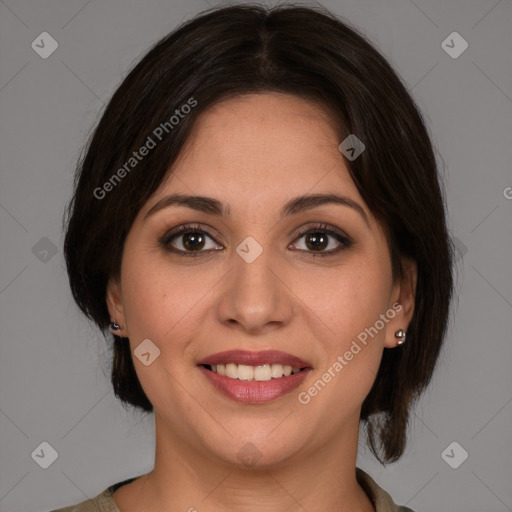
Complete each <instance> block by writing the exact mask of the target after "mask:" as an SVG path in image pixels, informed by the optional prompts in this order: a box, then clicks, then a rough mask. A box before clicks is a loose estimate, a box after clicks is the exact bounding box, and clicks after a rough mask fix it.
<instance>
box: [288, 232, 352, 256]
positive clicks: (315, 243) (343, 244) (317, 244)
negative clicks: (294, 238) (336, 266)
mask: <svg viewBox="0 0 512 512" xmlns="http://www.w3.org/2000/svg"><path fill="white" fill-rule="evenodd" d="M302 238H304V239H305V246H306V249H303V248H299V250H305V251H307V252H311V253H312V254H311V256H329V255H332V254H336V253H338V252H339V251H341V250H343V249H345V248H348V247H350V246H351V245H352V242H351V240H350V239H349V238H348V237H347V236H346V235H343V234H342V233H339V232H338V231H335V230H334V229H331V228H328V227H327V226H318V227H315V228H311V229H308V230H307V231H305V232H303V233H301V234H300V236H299V238H298V240H300V239H302ZM332 238H334V239H336V240H337V241H338V246H337V247H334V248H331V249H330V250H325V249H327V247H329V245H330V244H329V239H332ZM295 245H297V244H292V245H291V246H289V247H293V246H295ZM314 253H317V254H314Z"/></svg>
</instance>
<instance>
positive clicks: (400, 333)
mask: <svg viewBox="0 0 512 512" xmlns="http://www.w3.org/2000/svg"><path fill="white" fill-rule="evenodd" d="M405 334H406V333H405V331H404V330H403V329H398V331H396V332H395V338H397V340H398V341H397V342H396V344H397V345H402V344H403V343H405Z"/></svg>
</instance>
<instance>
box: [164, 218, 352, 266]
mask: <svg viewBox="0 0 512 512" xmlns="http://www.w3.org/2000/svg"><path fill="white" fill-rule="evenodd" d="M317 232H321V233H325V234H327V235H330V236H332V237H334V238H336V239H337V240H338V242H340V244H341V245H340V247H338V248H337V249H332V250H330V251H327V252H315V251H305V250H303V249H300V251H303V252H307V253H309V255H310V256H312V257H313V258H317V257H321V258H323V257H326V256H334V255H336V254H338V253H339V252H340V251H342V250H344V249H347V248H349V247H350V246H351V245H352V240H351V239H350V238H349V237H348V236H346V235H345V234H343V233H341V232H339V231H337V230H335V229H332V228H330V227H329V226H327V225H326V224H317V225H314V226H309V227H308V228H306V229H304V230H302V231H301V232H300V233H298V235H297V238H296V240H299V239H300V238H302V237H303V236H304V235H308V234H310V233H317ZM188 233H199V234H203V235H207V236H208V237H209V238H211V239H212V240H213V241H214V242H216V240H215V238H214V236H213V235H212V234H211V233H210V232H209V231H207V230H205V229H202V228H201V227H199V226H198V225H193V224H184V225H183V226H180V227H179V228H177V229H175V230H173V231H171V232H169V233H166V234H165V235H164V236H162V237H161V238H160V240H159V245H160V246H161V247H162V248H163V249H165V250H166V251H169V252H172V253H174V254H176V255H178V256H184V257H191V258H197V257H201V256H203V255H204V253H207V252H210V251H214V250H215V249H210V250H207V251H204V250H200V251H183V250H181V249H176V248H175V247H172V246H170V243H171V242H172V241H173V240H174V239H175V238H177V237H179V236H180V235H184V234H188ZM216 243H217V242H216Z"/></svg>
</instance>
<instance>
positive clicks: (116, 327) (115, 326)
mask: <svg viewBox="0 0 512 512" xmlns="http://www.w3.org/2000/svg"><path fill="white" fill-rule="evenodd" d="M110 328H111V329H112V330H113V331H120V330H121V326H120V325H119V324H118V323H117V322H116V321H115V320H114V321H113V322H110Z"/></svg>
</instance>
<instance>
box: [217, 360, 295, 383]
mask: <svg viewBox="0 0 512 512" xmlns="http://www.w3.org/2000/svg"><path fill="white" fill-rule="evenodd" d="M211 368H212V371H213V372H215V373H218V374H219V375H225V376H226V377H229V378H230V379H238V380H256V381H267V380H271V379H280V378H281V377H283V376H285V377H287V376H288V375H291V374H292V373H294V374H295V373H299V372H300V368H292V367H291V366H289V365H282V364H262V365H259V366H248V365H245V364H234V363H228V364H214V365H212V367H211Z"/></svg>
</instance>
